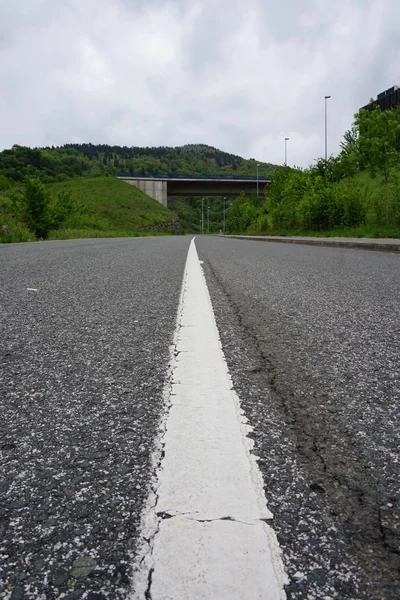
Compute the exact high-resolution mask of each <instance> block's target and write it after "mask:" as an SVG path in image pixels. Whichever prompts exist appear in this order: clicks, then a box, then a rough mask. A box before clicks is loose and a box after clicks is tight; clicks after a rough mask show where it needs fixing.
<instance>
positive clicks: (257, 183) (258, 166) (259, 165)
mask: <svg viewBox="0 0 400 600" xmlns="http://www.w3.org/2000/svg"><path fill="white" fill-rule="evenodd" d="M259 166H260V165H259V164H257V196H258V167H259Z"/></svg>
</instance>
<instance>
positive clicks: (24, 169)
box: [0, 144, 275, 190]
mask: <svg viewBox="0 0 400 600" xmlns="http://www.w3.org/2000/svg"><path fill="white" fill-rule="evenodd" d="M257 164H260V167H259V174H260V175H263V176H267V175H269V174H271V173H272V172H273V170H274V168H275V166H274V165H271V164H269V163H257V162H256V161H255V160H254V159H250V160H245V159H243V158H241V157H240V156H235V155H233V154H229V153H227V152H222V151H221V150H217V149H216V148H213V147H211V146H206V145H202V144H199V145H187V146H182V147H177V148H168V147H160V148H136V147H132V148H128V147H121V146H108V145H104V144H103V145H95V144H66V145H65V146H61V147H56V148H55V147H51V148H34V149H32V148H26V147H24V146H13V148H11V149H10V150H4V151H3V152H0V190H5V189H7V188H9V187H11V186H13V185H15V183H18V182H22V181H24V180H25V179H26V177H31V178H38V179H40V180H41V181H42V182H43V183H48V182H55V181H64V180H66V179H69V178H73V177H99V176H104V175H112V176H116V175H129V176H134V175H136V176H140V177H152V176H171V175H238V176H240V175H252V176H256V172H257Z"/></svg>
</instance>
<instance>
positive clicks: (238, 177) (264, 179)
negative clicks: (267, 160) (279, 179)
mask: <svg viewBox="0 0 400 600" xmlns="http://www.w3.org/2000/svg"><path fill="white" fill-rule="evenodd" d="M117 177H132V178H134V179H163V180H166V181H167V180H168V179H193V180H196V179H205V180H210V181H218V180H221V179H226V180H235V181H257V179H258V181H259V182H260V183H262V182H269V181H270V179H269V177H261V176H259V177H257V176H256V175H254V176H253V175H130V174H127V173H118V174H117Z"/></svg>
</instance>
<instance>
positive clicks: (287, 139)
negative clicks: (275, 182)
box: [285, 137, 290, 167]
mask: <svg viewBox="0 0 400 600" xmlns="http://www.w3.org/2000/svg"><path fill="white" fill-rule="evenodd" d="M289 140H290V138H288V137H285V167H287V143H288V141H289Z"/></svg>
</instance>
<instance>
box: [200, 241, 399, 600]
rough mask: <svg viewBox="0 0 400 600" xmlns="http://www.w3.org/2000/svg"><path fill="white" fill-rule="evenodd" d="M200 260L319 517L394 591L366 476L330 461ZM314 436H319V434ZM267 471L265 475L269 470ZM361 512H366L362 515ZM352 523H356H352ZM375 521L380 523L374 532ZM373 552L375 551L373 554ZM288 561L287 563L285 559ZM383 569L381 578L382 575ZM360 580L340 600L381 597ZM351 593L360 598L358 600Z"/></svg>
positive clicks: (390, 552) (268, 354) (253, 334)
mask: <svg viewBox="0 0 400 600" xmlns="http://www.w3.org/2000/svg"><path fill="white" fill-rule="evenodd" d="M202 258H203V260H204V263H205V268H206V271H208V275H209V277H208V279H209V280H210V282H214V284H215V286H214V287H213V286H212V285H209V288H210V294H211V297H212V300H213V304H215V303H216V301H218V302H219V303H220V304H221V306H222V305H223V303H225V304H224V305H225V306H226V305H228V306H229V307H230V311H231V312H232V313H233V315H234V317H235V320H236V324H237V328H238V331H239V332H241V333H240V334H239V335H241V336H242V339H243V340H247V342H244V343H246V345H248V341H249V340H251V344H250V346H251V347H252V348H253V349H254V351H253V354H252V356H253V359H254V360H255V362H256V366H253V367H252V368H250V369H249V370H248V376H250V377H261V378H262V379H263V380H264V382H266V383H267V385H268V389H269V390H270V392H271V394H272V399H273V401H274V402H275V403H277V405H278V406H279V407H280V410H281V415H282V417H283V420H284V422H285V423H286V426H289V427H290V437H291V439H292V443H293V445H294V447H295V450H296V460H297V461H299V462H300V464H301V465H302V469H303V470H304V473H305V474H306V480H307V486H308V488H309V490H310V491H311V492H314V493H315V494H316V495H317V496H318V499H317V500H318V502H320V503H322V505H321V509H322V510H321V512H322V513H325V514H326V515H327V516H326V517H323V518H327V519H329V518H332V519H333V523H334V524H335V530H336V536H339V538H340V539H341V540H342V542H344V543H345V545H346V547H347V552H348V557H351V556H352V557H353V560H354V561H355V563H354V566H353V569H355V572H357V571H358V570H359V569H358V568H357V567H356V566H355V565H356V564H358V565H359V566H360V569H361V571H359V574H360V575H361V572H362V571H363V570H364V564H363V563H364V562H366V563H368V564H369V568H370V569H371V571H372V570H374V572H375V574H376V577H377V581H382V578H383V579H385V577H386V578H387V582H388V584H389V587H390V583H389V582H390V580H391V581H392V584H391V585H392V586H394V587H396V583H395V581H397V582H398V576H397V579H396V571H394V570H393V568H394V569H396V567H395V565H396V561H395V562H393V560H392V559H391V558H390V556H391V557H393V556H396V555H397V556H398V553H399V549H398V548H395V547H393V544H392V545H391V546H389V545H388V544H387V542H386V533H385V528H384V525H383V523H382V515H381V509H380V507H379V502H378V503H376V502H374V498H373V493H372V495H371V491H372V490H368V489H366V487H365V486H366V483H365V481H364V479H363V477H362V475H361V476H360V478H359V480H357V481H351V480H349V479H350V478H349V477H348V476H346V470H347V468H348V465H346V464H344V465H342V467H341V466H340V464H339V463H338V462H336V463H335V462H333V463H332V462H331V459H330V457H331V456H332V450H330V449H329V444H330V443H331V442H330V441H329V440H328V439H327V438H326V437H324V436H323V435H321V433H322V432H321V431H320V427H319V425H318V424H315V423H314V422H313V420H312V419H310V418H309V417H307V415H306V414H303V413H302V412H299V410H300V411H301V406H302V405H301V403H299V405H298V406H296V398H295V394H294V393H293V392H291V391H290V389H287V388H286V389H285V386H284V385H282V377H284V371H283V369H282V365H279V368H278V369H277V364H276V360H279V357H277V356H275V358H274V353H273V350H272V349H269V350H266V349H265V342H264V340H263V338H262V335H261V336H260V334H259V332H258V331H256V330H255V329H254V328H253V326H252V325H251V324H250V322H249V321H248V319H247V318H246V315H245V314H244V313H243V309H242V307H241V306H240V305H239V304H237V303H236V301H235V298H234V296H233V294H232V293H231V291H230V290H229V289H228V288H227V285H226V283H225V282H224V281H223V280H222V278H221V277H220V276H219V274H218V272H217V271H216V268H214V265H213V264H212V262H211V261H210V260H209V259H208V258H207V257H205V256H204V252H202ZM222 298H224V300H222ZM214 310H215V311H216V314H217V325H218V328H219V330H220V334H221V340H222V343H223V346H224V351H225V354H226V355H227V357H228V362H229V359H230V361H231V363H232V355H231V356H229V354H230V353H229V348H230V346H232V341H230V337H229V335H228V334H226V332H225V331H224V326H225V327H226V325H224V324H223V323H221V315H222V312H221V311H218V310H216V306H214ZM228 340H229V342H228ZM230 366H231V367H232V369H231V370H233V373H232V375H233V380H234V384H235V386H237V384H238V382H239V380H238V375H237V374H235V371H234V365H232V364H230ZM256 385H257V386H259V385H260V383H257V384H256ZM239 393H240V392H239ZM245 410H246V408H245ZM248 410H249V406H247V410H246V413H247V414H248V412H247V411H248ZM248 416H249V421H250V423H251V424H253V426H254V420H252V418H251V416H250V415H248ZM256 430H257V426H256ZM316 432H317V433H318V435H316V434H315V433H316ZM351 442H352V440H349V441H348V443H349V444H351ZM350 448H351V445H350ZM256 451H257V454H258V455H260V448H259V447H258V448H257V449H256ZM348 455H349V456H351V452H349V453H348ZM266 462H267V461H266ZM361 467H362V469H361ZM360 469H361V470H362V471H363V472H367V473H368V471H369V465H368V464H362V465H360V464H357V470H356V472H358V473H360ZM342 471H343V473H342ZM263 472H264V474H265V471H263ZM369 480H370V482H371V480H372V481H373V480H374V479H373V475H370V476H369ZM266 493H267V498H268V502H269V504H271V498H270V496H268V484H266ZM314 500H315V499H314ZM377 504H378V506H377ZM360 507H362V512H361V514H360ZM271 508H272V509H273V512H274V513H275V522H276V523H277V534H278V539H279V541H280V543H281V545H282V546H283V547H284V548H285V546H287V540H282V538H281V536H280V528H281V527H282V526H283V528H284V529H285V523H282V522H280V521H279V508H278V507H277V506H276V505H272V506H271ZM377 509H378V511H377ZM377 512H378V518H377ZM328 515H329V516H328ZM353 519H355V520H354V522H353ZM363 522H365V523H368V525H367V528H366V529H365V528H362V527H360V526H359V524H360V523H363ZM374 522H375V523H376V526H375V533H374V525H373V523H374ZM281 531H282V529H281ZM371 548H372V549H373V550H371ZM284 558H286V560H287V556H286V557H285V554H284ZM388 561H389V563H390V564H391V565H392V566H391V567H390V568H389V567H388V565H387V562H388ZM397 564H400V563H397ZM377 566H378V568H377ZM397 568H398V567H397ZM380 570H381V573H380V574H379V571H380ZM289 572H290V568H289ZM382 573H385V575H382ZM397 573H398V571H397ZM354 575H355V574H353V580H354V581H356V580H357V578H355V577H354ZM362 580H363V582H362V583H361V582H360V586H361V587H360V589H359V591H358V592H356V591H355V590H354V591H353V592H352V593H351V594H350V595H349V596H348V595H343V596H340V597H341V598H342V597H343V598H344V597H346V598H350V597H351V598H355V597H357V598H368V599H370V598H372V595H373V594H376V595H374V598H375V597H376V598H378V597H379V598H381V596H382V593H383V592H381V593H379V591H376V590H377V589H379V584H378V588H377V587H376V585H375V584H374V583H373V582H372V586H370V584H369V583H368V581H366V580H365V575H363V576H362ZM382 589H383V588H381V590H382ZM388 589H389V588H388ZM390 589H392V588H390ZM291 590H292V591H293V593H294V595H293V596H290V594H289V597H293V598H302V597H303V596H302V595H299V596H298V595H295V586H292V587H291ZM362 590H363V591H362ZM368 590H369V591H368ZM373 590H375V591H373ZM353 594H359V595H357V596H356V595H353ZM387 594H388V595H387V596H385V598H387V599H389V598H392V597H393V600H394V597H395V596H391V595H390V594H391V592H387ZM335 597H336V596H335Z"/></svg>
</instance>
